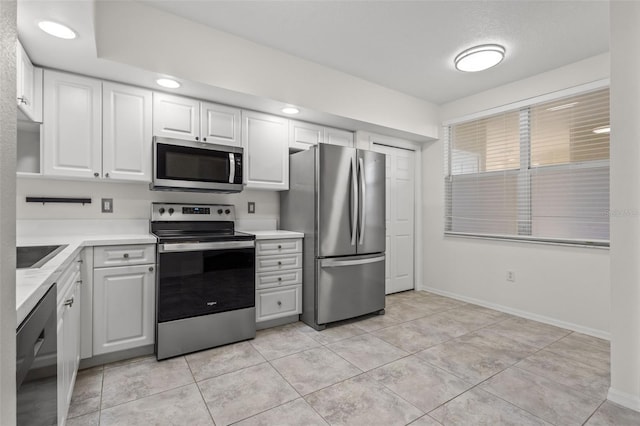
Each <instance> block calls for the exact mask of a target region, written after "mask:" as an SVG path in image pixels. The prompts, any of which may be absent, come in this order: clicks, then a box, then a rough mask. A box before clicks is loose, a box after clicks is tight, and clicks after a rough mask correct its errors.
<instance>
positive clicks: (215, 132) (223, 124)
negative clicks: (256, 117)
mask: <svg viewBox="0 0 640 426" xmlns="http://www.w3.org/2000/svg"><path fill="white" fill-rule="evenodd" d="M153 134H154V136H163V137H168V138H177V139H186V140H189V141H199V142H207V143H214V144H221V145H232V146H240V145H241V140H240V109H238V108H232V107H228V106H225V105H219V104H214V103H211V102H200V101H198V100H195V99H190V98H183V97H181V96H174V95H167V94H165V93H154V94H153Z"/></svg>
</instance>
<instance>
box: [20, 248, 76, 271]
mask: <svg viewBox="0 0 640 426" xmlns="http://www.w3.org/2000/svg"><path fill="white" fill-rule="evenodd" d="M65 247H67V245H66V244H64V245H59V246H26V247H16V252H17V256H16V268H17V269H26V268H39V267H41V266H43V265H44V264H45V263H47V262H48V261H49V260H51V259H53V257H54V256H55V255H56V254H58V253H60V252H61V251H62V250H64V249H65Z"/></svg>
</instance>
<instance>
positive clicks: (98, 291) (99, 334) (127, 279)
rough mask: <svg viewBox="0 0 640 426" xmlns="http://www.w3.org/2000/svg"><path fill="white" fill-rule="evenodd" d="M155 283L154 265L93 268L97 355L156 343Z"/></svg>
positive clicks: (94, 342) (94, 329)
mask: <svg viewBox="0 0 640 426" xmlns="http://www.w3.org/2000/svg"><path fill="white" fill-rule="evenodd" d="M154 283H155V270H154V267H153V266H151V265H137V266H123V267H118V268H100V269H95V270H94V272H93V355H94V356H95V355H100V354H105V353H109V352H115V351H120V350H124V349H131V348H135V347H138V346H144V345H149V344H152V343H153V340H154V329H153V323H154V321H153V312H154V311H153V306H154V299H155V297H154Z"/></svg>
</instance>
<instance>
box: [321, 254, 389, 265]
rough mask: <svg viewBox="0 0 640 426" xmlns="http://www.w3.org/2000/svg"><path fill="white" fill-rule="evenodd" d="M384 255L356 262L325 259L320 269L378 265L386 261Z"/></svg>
mask: <svg viewBox="0 0 640 426" xmlns="http://www.w3.org/2000/svg"><path fill="white" fill-rule="evenodd" d="M384 256H385V255H384V254H383V255H381V256H376V257H368V258H366V259H356V260H336V259H323V260H322V261H321V262H320V267H322V268H338V267H340V266H357V265H366V264H367V263H377V262H383V261H384Z"/></svg>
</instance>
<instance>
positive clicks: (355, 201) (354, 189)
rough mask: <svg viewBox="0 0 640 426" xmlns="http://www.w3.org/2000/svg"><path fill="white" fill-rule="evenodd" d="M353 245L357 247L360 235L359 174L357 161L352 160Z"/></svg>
mask: <svg viewBox="0 0 640 426" xmlns="http://www.w3.org/2000/svg"><path fill="white" fill-rule="evenodd" d="M350 167H351V173H350V177H351V245H352V246H355V245H356V237H357V235H358V211H359V210H360V209H359V207H358V182H357V178H358V176H357V175H358V173H357V170H356V160H355V158H353V157H352V158H351V165H350Z"/></svg>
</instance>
